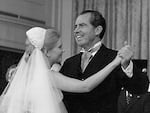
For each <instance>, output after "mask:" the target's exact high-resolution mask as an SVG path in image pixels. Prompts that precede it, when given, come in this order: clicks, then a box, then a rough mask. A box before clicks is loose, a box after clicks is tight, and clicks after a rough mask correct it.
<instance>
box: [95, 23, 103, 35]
mask: <svg viewBox="0 0 150 113" xmlns="http://www.w3.org/2000/svg"><path fill="white" fill-rule="evenodd" d="M102 29H103V28H102V26H100V25H99V26H97V27H96V28H95V34H96V35H99V34H100V33H101V32H102Z"/></svg>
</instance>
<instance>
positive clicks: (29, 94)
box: [0, 30, 67, 113]
mask: <svg viewBox="0 0 150 113" xmlns="http://www.w3.org/2000/svg"><path fill="white" fill-rule="evenodd" d="M33 31H34V30H33ZM31 38H32V37H31ZM25 57H26V52H25V53H24V55H23V57H22V58H21V60H20V62H19V64H18V66H17V71H16V72H15V75H14V76H13V78H12V80H11V81H10V82H9V83H8V85H7V87H6V88H5V90H4V92H3V93H2V95H1V97H0V113H66V112H67V111H66V109H65V106H64V105H63V102H62V98H63V95H62V93H61V91H60V90H59V89H57V87H56V84H55V80H54V77H53V73H52V71H50V70H49V68H48V66H47V63H46V61H45V58H44V55H43V53H42V51H41V48H39V47H35V49H34V50H33V52H32V54H31V55H30V57H29V59H28V61H26V60H25Z"/></svg>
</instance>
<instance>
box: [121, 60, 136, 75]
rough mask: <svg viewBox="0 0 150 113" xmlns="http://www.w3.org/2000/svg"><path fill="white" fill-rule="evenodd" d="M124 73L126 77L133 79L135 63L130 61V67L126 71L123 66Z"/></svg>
mask: <svg viewBox="0 0 150 113" xmlns="http://www.w3.org/2000/svg"><path fill="white" fill-rule="evenodd" d="M121 68H122V70H123V72H125V73H126V75H127V76H128V77H129V78H131V77H132V76H133V62H132V61H130V64H129V65H128V67H127V68H126V69H124V68H123V67H122V66H121Z"/></svg>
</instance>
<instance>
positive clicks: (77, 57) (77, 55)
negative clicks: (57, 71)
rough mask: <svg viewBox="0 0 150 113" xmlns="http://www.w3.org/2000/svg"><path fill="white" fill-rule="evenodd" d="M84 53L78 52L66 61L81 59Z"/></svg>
mask: <svg viewBox="0 0 150 113" xmlns="http://www.w3.org/2000/svg"><path fill="white" fill-rule="evenodd" d="M81 55H82V53H78V54H75V55H73V56H71V57H69V58H67V59H66V60H65V61H66V62H72V61H76V60H79V59H80V57H81Z"/></svg>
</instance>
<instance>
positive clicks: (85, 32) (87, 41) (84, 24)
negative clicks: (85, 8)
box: [74, 13, 98, 49]
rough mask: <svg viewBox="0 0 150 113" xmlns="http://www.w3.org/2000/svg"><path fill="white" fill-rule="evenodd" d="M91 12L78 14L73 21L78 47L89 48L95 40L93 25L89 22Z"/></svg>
mask: <svg viewBox="0 0 150 113" xmlns="http://www.w3.org/2000/svg"><path fill="white" fill-rule="evenodd" d="M90 17H91V14H90V13H87V14H83V15H80V16H78V18H77V19H76V22H75V29H74V35H75V40H76V42H77V44H78V45H79V46H80V47H83V48H85V49H89V48H90V47H91V46H93V44H94V43H95V42H94V41H95V40H96V38H98V37H96V33H95V27H94V26H92V25H91V23H90Z"/></svg>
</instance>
